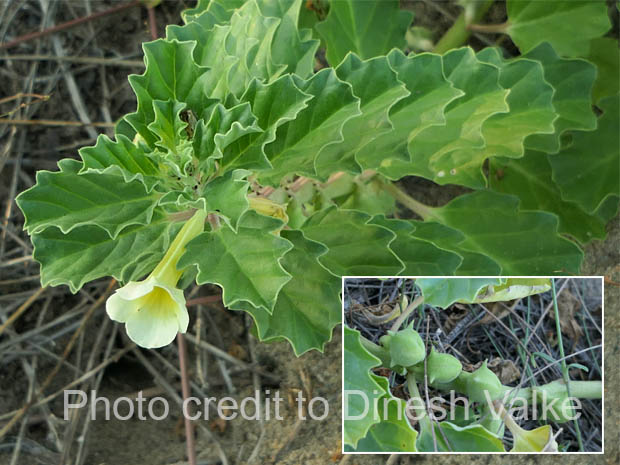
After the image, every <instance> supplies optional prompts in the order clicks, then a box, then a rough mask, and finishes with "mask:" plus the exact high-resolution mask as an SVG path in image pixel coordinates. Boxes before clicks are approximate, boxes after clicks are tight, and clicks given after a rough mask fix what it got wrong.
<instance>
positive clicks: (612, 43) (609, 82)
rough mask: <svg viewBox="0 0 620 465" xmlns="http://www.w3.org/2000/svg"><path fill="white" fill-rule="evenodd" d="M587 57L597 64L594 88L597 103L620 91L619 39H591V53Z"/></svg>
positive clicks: (593, 95)
mask: <svg viewBox="0 0 620 465" xmlns="http://www.w3.org/2000/svg"><path fill="white" fill-rule="evenodd" d="M586 58H587V59H588V60H589V61H590V62H592V63H594V64H595V65H596V69H597V73H596V81H595V82H594V88H593V89H592V97H593V98H594V102H595V103H597V102H598V101H599V100H600V99H602V98H605V97H610V96H612V95H617V94H618V92H620V80H619V79H618V70H620V50H618V39H617V38H614V37H602V38H600V39H593V40H592V41H590V53H589V54H588V55H587V56H586Z"/></svg>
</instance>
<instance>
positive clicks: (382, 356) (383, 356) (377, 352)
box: [360, 336, 390, 367]
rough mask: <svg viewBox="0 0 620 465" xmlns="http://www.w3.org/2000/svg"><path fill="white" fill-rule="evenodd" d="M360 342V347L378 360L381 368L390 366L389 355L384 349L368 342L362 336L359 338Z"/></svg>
mask: <svg viewBox="0 0 620 465" xmlns="http://www.w3.org/2000/svg"><path fill="white" fill-rule="evenodd" d="M360 342H361V343H362V346H363V347H364V349H366V350H367V351H368V352H370V353H371V354H372V355H374V356H375V357H377V358H378V359H379V360H381V364H382V365H383V366H386V367H389V366H390V353H389V352H388V351H387V350H386V349H384V348H383V347H381V346H380V345H378V344H375V343H374V342H372V341H369V340H368V339H366V338H365V337H363V336H362V337H360Z"/></svg>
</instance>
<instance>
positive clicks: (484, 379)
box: [466, 360, 504, 402]
mask: <svg viewBox="0 0 620 465" xmlns="http://www.w3.org/2000/svg"><path fill="white" fill-rule="evenodd" d="M466 389H467V395H468V396H469V398H470V399H471V400H473V401H474V402H486V401H487V397H488V399H490V400H495V399H499V398H500V397H502V395H503V393H504V387H503V386H502V383H501V381H500V380H499V378H498V377H497V375H496V374H495V373H493V372H492V371H491V370H489V368H488V367H487V362H486V360H485V362H484V363H483V364H482V366H481V367H480V368H478V369H477V370H476V371H474V372H473V373H472V374H471V376H470V377H469V379H468V380H467V385H466ZM485 392H487V395H485Z"/></svg>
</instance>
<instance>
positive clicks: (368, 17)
mask: <svg viewBox="0 0 620 465" xmlns="http://www.w3.org/2000/svg"><path fill="white" fill-rule="evenodd" d="M411 19H412V14H411V13H410V12H408V11H402V10H400V5H399V2H398V0H383V1H381V2H368V1H356V0H338V1H335V2H330V5H329V14H328V15H327V18H326V19H325V21H322V22H320V23H318V24H317V25H316V26H315V29H316V30H317V31H319V34H321V36H322V37H323V39H325V42H326V44H327V61H328V62H329V64H330V65H332V66H336V65H337V64H338V63H340V62H341V61H342V60H343V59H344V57H345V56H346V54H347V53H349V52H353V53H356V54H357V55H358V56H360V57H361V58H363V59H366V58H372V57H376V56H379V55H385V54H387V53H388V52H389V51H390V50H391V49H392V48H394V47H396V48H402V47H404V46H405V32H406V31H407V28H408V27H409V25H410V24H411Z"/></svg>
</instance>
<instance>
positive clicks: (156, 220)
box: [32, 213, 178, 293]
mask: <svg viewBox="0 0 620 465" xmlns="http://www.w3.org/2000/svg"><path fill="white" fill-rule="evenodd" d="M176 230H178V227H176V225H175V226H171V225H170V223H169V222H168V221H166V218H165V217H164V216H163V215H161V214H159V213H156V214H155V215H154V216H153V220H152V221H151V223H150V224H148V225H136V226H129V227H128V228H125V229H123V230H122V231H121V232H120V233H119V234H118V236H117V237H116V239H114V240H113V239H112V238H110V235H109V234H108V233H107V232H105V231H104V230H103V229H101V228H98V227H96V226H81V227H79V228H75V229H73V230H72V231H71V232H70V233H68V234H63V233H62V232H61V231H60V230H59V229H58V228H55V227H51V228H47V229H45V230H44V231H41V232H40V233H37V234H33V235H32V243H33V244H34V252H33V256H34V259H35V260H36V261H38V262H39V263H40V264H41V285H42V286H47V285H50V286H58V285H60V284H66V285H68V286H69V288H70V289H71V292H73V293H75V292H77V291H78V290H79V289H80V288H81V287H82V286H83V285H84V283H87V282H88V281H92V280H93V279H97V278H101V277H104V276H112V277H114V278H116V279H117V280H119V281H125V282H126V281H133V280H136V279H138V278H140V277H141V276H143V275H144V274H146V273H148V272H149V271H151V270H152V269H153V268H154V267H155V265H156V264H157V263H158V262H159V260H161V258H162V256H163V255H164V252H165V251H166V249H167V247H168V244H169V243H170V239H171V237H172V236H173V235H174V233H175V231H176Z"/></svg>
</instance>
